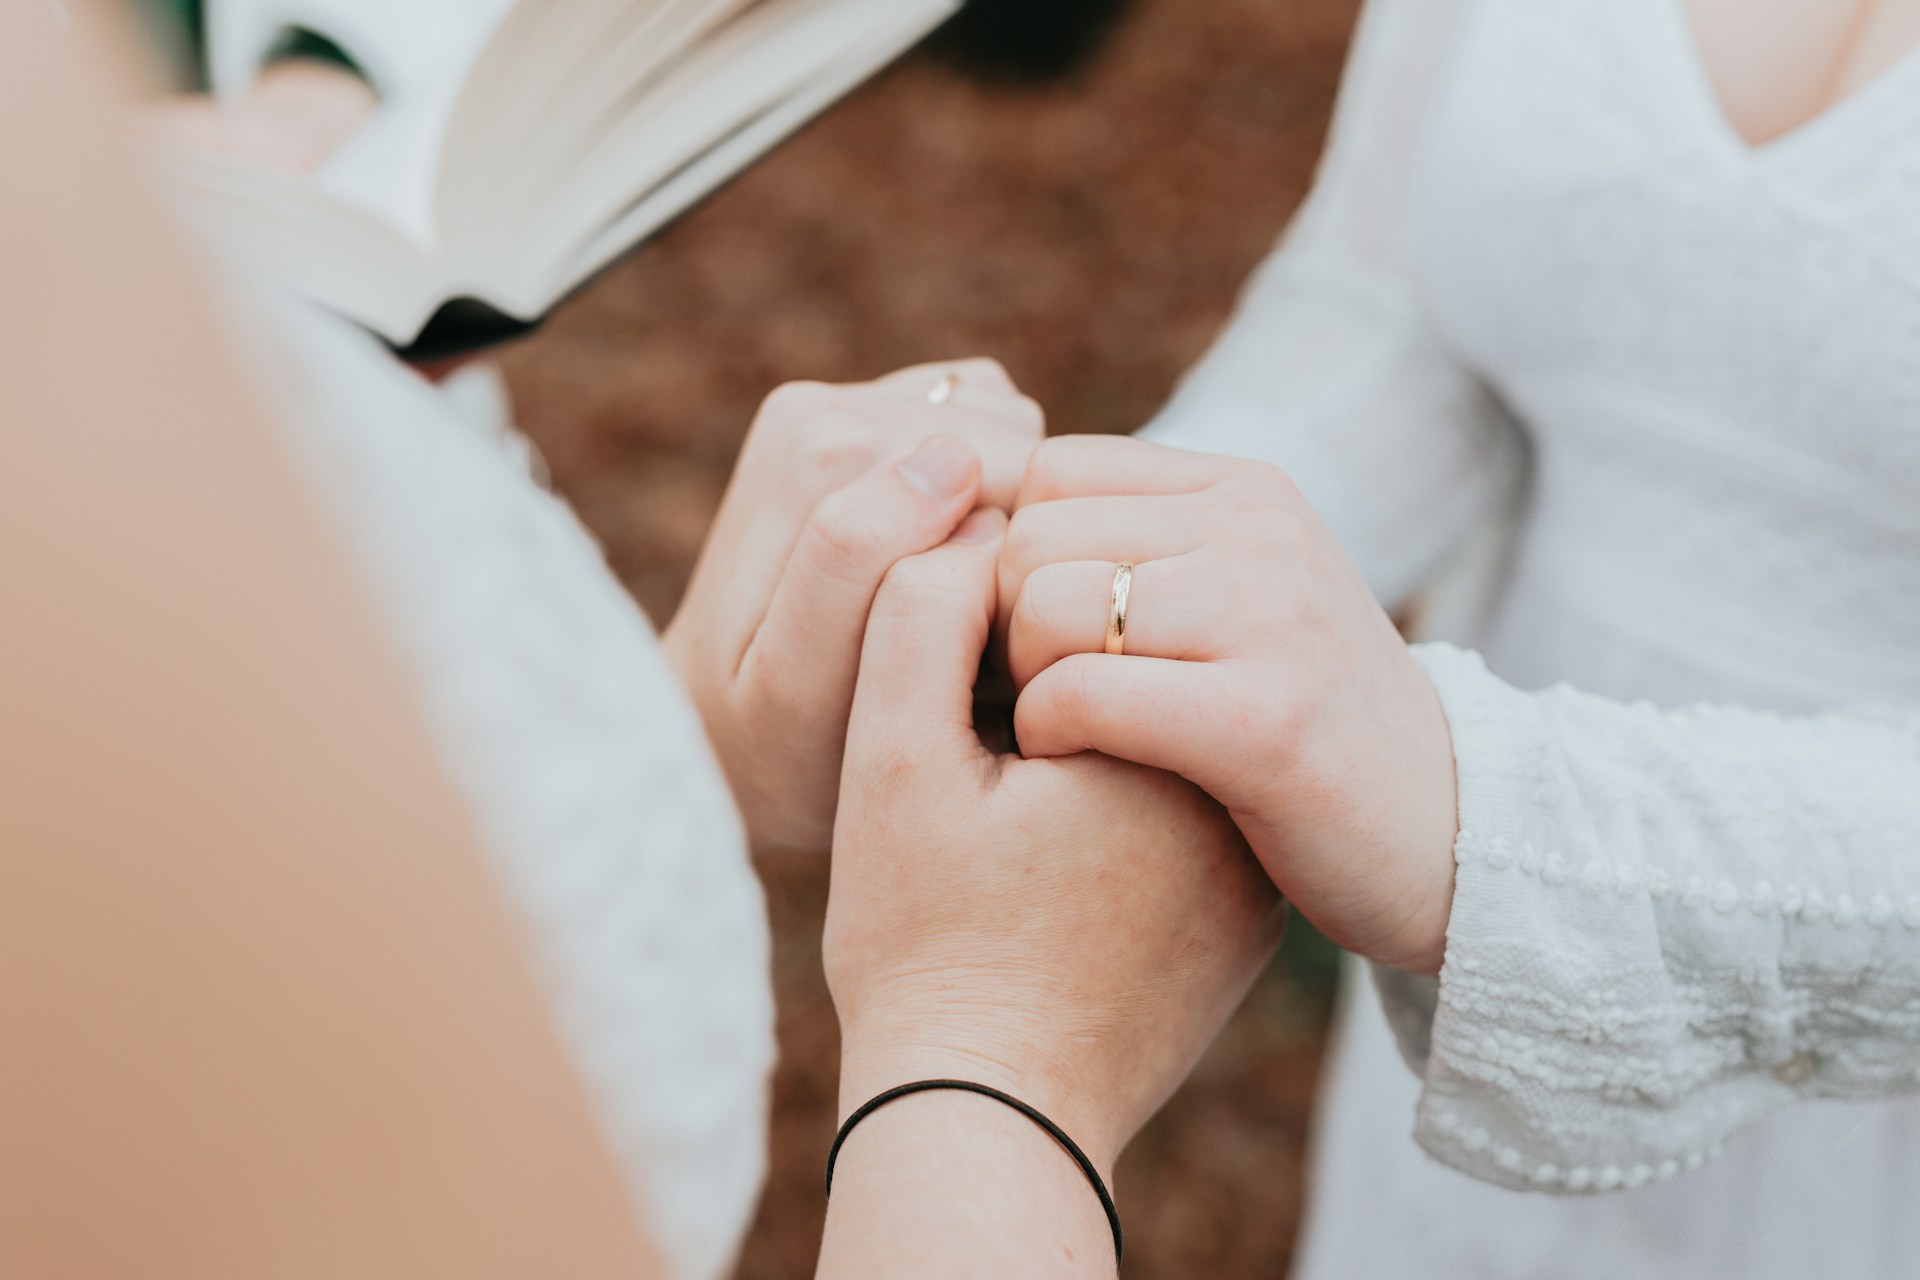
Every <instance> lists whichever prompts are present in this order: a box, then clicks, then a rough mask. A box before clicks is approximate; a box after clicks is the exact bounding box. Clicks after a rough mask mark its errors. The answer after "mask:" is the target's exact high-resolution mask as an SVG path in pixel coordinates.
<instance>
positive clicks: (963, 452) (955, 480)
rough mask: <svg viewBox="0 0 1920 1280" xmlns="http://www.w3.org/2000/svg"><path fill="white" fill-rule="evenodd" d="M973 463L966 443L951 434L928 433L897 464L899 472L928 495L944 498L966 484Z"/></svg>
mask: <svg viewBox="0 0 1920 1280" xmlns="http://www.w3.org/2000/svg"><path fill="white" fill-rule="evenodd" d="M974 465H975V458H974V454H973V450H971V449H969V448H967V446H966V445H964V444H961V443H960V442H959V441H958V440H955V439H954V438H953V437H952V436H929V437H927V438H926V439H925V440H923V441H921V442H920V447H919V448H918V449H915V450H914V451H913V453H912V454H911V455H910V456H909V457H908V458H907V460H906V461H905V462H902V463H901V464H900V474H901V475H902V476H904V477H906V481H907V483H908V484H910V485H912V486H913V487H914V488H916V489H918V490H919V491H920V492H922V493H924V494H926V495H927V496H928V497H929V498H932V499H934V500H935V501H936V502H945V501H946V500H947V499H949V498H955V497H958V496H959V495H960V491H961V490H962V489H965V488H966V487H967V482H968V481H969V480H971V479H972V478H973V468H974Z"/></svg>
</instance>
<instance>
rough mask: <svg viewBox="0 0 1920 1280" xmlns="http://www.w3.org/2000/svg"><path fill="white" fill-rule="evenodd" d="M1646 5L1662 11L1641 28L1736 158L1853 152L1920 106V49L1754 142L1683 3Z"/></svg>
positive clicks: (1649, 1)
mask: <svg viewBox="0 0 1920 1280" xmlns="http://www.w3.org/2000/svg"><path fill="white" fill-rule="evenodd" d="M1608 7H1616V8H1617V9H1618V11H1622V12H1630V11H1631V10H1632V6H1628V5H1619V6H1614V5H1612V4H1609V6H1608ZM1646 7H1651V8H1653V9H1655V10H1657V11H1658V12H1657V14H1656V15H1654V16H1655V17H1656V19H1657V20H1655V21H1651V22H1644V23H1641V24H1639V25H1641V26H1642V28H1643V29H1646V30H1650V31H1656V32H1657V37H1656V38H1657V43H1658V45H1659V51H1664V61H1665V62H1666V64H1667V65H1668V66H1669V67H1670V68H1671V69H1672V71H1673V76H1672V79H1673V80H1674V82H1675V84H1676V86H1677V87H1678V88H1679V89H1680V91H1681V93H1682V94H1683V96H1685V97H1687V98H1688V99H1690V100H1691V103H1692V109H1693V111H1694V113H1695V115H1696V116H1697V117H1698V119H1699V120H1700V122H1701V123H1703V124H1704V125H1705V126H1706V127H1707V129H1708V130H1709V131H1710V132H1711V133H1712V134H1713V135H1714V136H1715V139H1716V142H1717V144H1718V145H1719V146H1720V147H1721V148H1722V149H1724V150H1725V151H1726V152H1727V153H1728V154H1729V155H1730V156H1732V157H1733V158H1735V159H1737V160H1742V161H1746V162H1748V163H1751V164H1756V165H1761V164H1770V163H1773V162H1775V161H1776V160H1777V161H1782V162H1784V161H1785V160H1787V159H1789V158H1792V157H1795V156H1802V157H1811V156H1813V155H1815V154H1817V153H1820V152H1822V151H1826V150H1830V149H1832V148H1835V147H1838V148H1839V149H1840V150H1841V151H1848V150H1850V148H1848V147H1847V146H1845V145H1844V144H1843V142H1842V140H1843V139H1845V138H1847V137H1848V136H1849V135H1851V134H1857V133H1860V132H1861V131H1862V130H1866V132H1867V133H1869V134H1877V132H1878V130H1877V129H1869V128H1867V126H1868V125H1870V124H1873V123H1874V122H1876V121H1879V120H1884V119H1886V118H1887V117H1888V116H1889V115H1893V116H1902V115H1905V114H1908V113H1909V112H1911V111H1913V110H1915V109H1916V108H1920V83H1916V82H1920V47H1915V48H1912V49H1909V50H1907V52H1906V53H1904V54H1902V55H1901V56H1900V57H1899V58H1898V59H1897V60H1895V61H1894V62H1893V63H1892V65H1890V66H1888V67H1887V68H1886V69H1885V70H1883V71H1881V72H1880V74H1878V75H1876V76H1874V77H1873V78H1872V79H1871V80H1869V81H1867V83H1865V84H1863V85H1861V86H1859V87H1858V88H1856V89H1854V90H1853V91H1852V92H1851V93H1848V94H1846V95H1845V96H1843V97H1841V98H1837V99H1835V100H1834V101H1833V102H1831V103H1829V104H1828V105H1827V106H1825V107H1823V108H1822V109H1821V110H1820V111H1818V112H1816V113H1815V114H1814V115H1812V116H1809V117H1808V118H1807V119H1805V120H1803V121H1801V122H1800V123H1799V124H1797V125H1795V126H1794V127H1793V128H1791V129H1789V130H1787V131H1786V132H1785V133H1781V134H1778V135H1776V136H1774V137H1772V138H1768V139H1766V140H1765V141H1763V142H1754V141H1752V140H1750V139H1749V138H1748V137H1747V136H1746V135H1745V134H1743V133H1741V132H1740V130H1739V129H1738V128H1737V127H1735V125H1734V123H1733V120H1732V119H1731V118H1730V117H1729V116H1728V115H1727V108H1726V103H1725V102H1724V101H1723V100H1722V99H1721V97H1720V90H1719V88H1718V86H1716V85H1715V84H1714V83H1713V76H1712V74H1711V73H1710V72H1709V71H1708V69H1707V62H1706V58H1705V56H1704V55H1703V53H1702V51H1701V48H1700V40H1699V36H1698V33H1697V32H1696V31H1695V30H1694V26H1693V21H1692V19H1691V18H1689V17H1688V15H1687V11H1686V8H1685V6H1684V5H1683V4H1682V3H1681V0H1646ZM1895 104H1900V105H1901V106H1902V108H1903V110H1902V111H1899V112H1891V111H1890V110H1889V108H1890V107H1892V106H1894V105H1895Z"/></svg>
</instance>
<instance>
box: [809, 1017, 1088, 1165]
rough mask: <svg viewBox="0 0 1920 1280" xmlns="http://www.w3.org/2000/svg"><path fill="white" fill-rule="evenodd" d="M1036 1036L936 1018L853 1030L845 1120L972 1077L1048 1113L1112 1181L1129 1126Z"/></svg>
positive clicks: (843, 1078) (844, 1062)
mask: <svg viewBox="0 0 1920 1280" xmlns="http://www.w3.org/2000/svg"><path fill="white" fill-rule="evenodd" d="M1037 1039H1038V1038H1037V1037H1034V1036H1031V1035H1028V1034H1025V1033H1021V1032H1009V1030H1008V1029H1007V1028H1004V1027H976V1028H972V1029H968V1028H966V1027H964V1026H956V1025H940V1024H939V1022H938V1021H937V1020H934V1019H928V1020H926V1021H923V1022H921V1023H919V1024H917V1025H905V1026H903V1025H898V1024H890V1025H887V1026H866V1027H860V1028H857V1029H850V1030H849V1031H848V1032H847V1034H846V1036H845V1038H844V1041H843V1051H842V1055H841V1066H840V1106H839V1111H838V1119H839V1120H840V1121H841V1122H844V1121H845V1120H846V1118H847V1117H848V1116H849V1115H851V1114H852V1113H853V1112H854V1111H855V1110H856V1109H857V1108H859V1107H860V1106H862V1105H864V1104H865V1103H866V1102H868V1101H869V1100H870V1099H872V1098H874V1097H876V1096H878V1095H879V1094H881V1093H883V1092H885V1091H886V1090H888V1089H892V1088H894V1087H896V1086H898V1085H903V1084H910V1083H912V1082H914V1081H917V1080H966V1081H970V1082H972V1083H974V1084H983V1085H987V1086H989V1087H991V1088H994V1089H998V1090H1000V1091H1001V1092H1002V1093H1006V1094H1010V1095H1012V1096H1013V1097H1015V1098H1018V1099H1020V1100H1021V1101H1022V1102H1024V1103H1026V1104H1027V1105H1028V1106H1031V1107H1033V1108H1034V1109H1035V1110H1037V1111H1039V1112H1041V1113H1042V1114H1043V1115H1045V1116H1047V1117H1048V1118H1049V1119H1050V1120H1052V1121H1053V1122H1054V1123H1055V1124H1057V1125H1059V1126H1060V1128H1061V1129H1062V1130H1064V1131H1065V1132H1066V1133H1067V1135H1068V1136H1069V1137H1071V1138H1072V1139H1073V1140H1074V1142H1075V1143H1076V1144H1078V1145H1079V1147H1080V1149H1081V1150H1082V1151H1084V1152H1085V1153H1086V1155H1087V1158H1088V1159H1089V1160H1091V1161H1092V1162H1093V1165H1094V1168H1095V1169H1097V1170H1098V1171H1099V1173H1100V1176H1101V1177H1102V1178H1103V1179H1105V1180H1107V1181H1108V1182H1109V1183H1111V1182H1112V1180H1113V1166H1114V1162H1115V1161H1116V1160H1117V1159H1118V1158H1119V1154H1120V1148H1121V1146H1122V1145H1124V1142H1125V1132H1124V1126H1123V1125H1122V1124H1120V1123H1117V1122H1116V1121H1115V1119H1114V1118H1113V1117H1112V1116H1111V1115H1110V1114H1109V1112H1110V1110H1111V1109H1110V1108H1109V1107H1108V1106H1106V1105H1104V1103H1103V1100H1102V1099H1100V1098H1098V1097H1096V1096H1095V1094H1096V1090H1094V1089H1092V1088H1090V1087H1089V1086H1088V1082H1087V1081H1085V1080H1084V1079H1075V1078H1073V1077H1072V1075H1071V1074H1070V1072H1069V1071H1068V1070H1067V1069H1065V1068H1064V1067H1063V1066H1062V1064H1060V1063H1059V1062H1058V1061H1057V1059H1056V1055H1055V1054H1053V1053H1051V1052H1049V1051H1048V1049H1047V1048H1045V1047H1043V1046H1042V1045H1040V1044H1037V1043H1035V1041H1036V1040H1037ZM919 1096H920V1095H914V1097H915V1098H917V1097H919ZM910 1101H912V1099H901V1100H900V1102H898V1103H893V1104H889V1105H890V1106H899V1105H905V1104H907V1103H909V1102H910ZM1010 1114H1017V1113H1010ZM864 1123H866V1122H863V1124H864ZM1022 1123H1030V1122H1028V1121H1024V1120H1023V1121H1022ZM1035 1133H1036V1134H1037V1135H1038V1136H1039V1138H1040V1139H1041V1140H1042V1141H1046V1142H1051V1141H1052V1139H1051V1138H1048V1137H1047V1135H1046V1134H1045V1132H1044V1131H1042V1130H1040V1129H1038V1128H1037V1127H1035Z"/></svg>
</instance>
